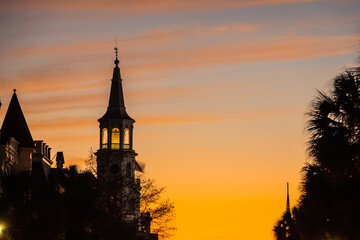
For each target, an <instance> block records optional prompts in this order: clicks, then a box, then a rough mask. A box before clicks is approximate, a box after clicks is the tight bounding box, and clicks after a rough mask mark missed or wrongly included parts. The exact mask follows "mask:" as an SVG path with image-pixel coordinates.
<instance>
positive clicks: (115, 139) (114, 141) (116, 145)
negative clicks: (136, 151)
mask: <svg viewBox="0 0 360 240" xmlns="http://www.w3.org/2000/svg"><path fill="white" fill-rule="evenodd" d="M111 149H115V150H117V149H120V131H119V129H118V128H113V129H112V132H111Z"/></svg>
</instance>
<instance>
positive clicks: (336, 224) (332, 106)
mask: <svg viewBox="0 0 360 240" xmlns="http://www.w3.org/2000/svg"><path fill="white" fill-rule="evenodd" d="M308 116H309V117H310V120H309V121H308V125H307V128H306V130H307V132H308V133H309V135H310V141H309V142H308V152H309V155H310V157H311V161H309V162H307V163H306V165H305V167H304V168H303V169H302V173H303V181H302V185H301V191H302V194H301V197H300V201H299V206H298V207H299V211H298V213H297V216H296V224H297V228H298V230H299V231H300V233H301V234H300V235H301V236H302V238H303V239H359V238H360V230H359V228H357V227H355V226H359V224H360V218H359V217H358V216H360V160H359V158H360V71H359V68H357V69H351V70H347V71H345V72H344V73H342V74H340V75H339V76H337V77H336V78H335V79H334V80H333V90H332V91H331V93H330V94H329V95H327V94H325V93H324V92H320V91H319V92H318V95H317V97H316V98H315V100H314V101H313V103H312V105H311V110H310V112H309V113H308Z"/></svg>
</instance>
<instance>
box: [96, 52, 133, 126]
mask: <svg viewBox="0 0 360 240" xmlns="http://www.w3.org/2000/svg"><path fill="white" fill-rule="evenodd" d="M114 50H115V57H116V58H115V61H114V63H115V67H114V71H113V77H112V79H111V90H110V98H109V105H108V108H107V111H106V113H105V115H104V116H102V117H101V118H100V119H99V121H100V120H104V119H129V120H132V121H134V122H135V120H134V119H132V118H131V117H130V116H129V115H128V114H127V113H126V110H125V102H124V93H123V88H122V79H121V73H120V68H119V60H118V48H117V47H115V48H114Z"/></svg>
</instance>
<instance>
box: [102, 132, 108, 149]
mask: <svg viewBox="0 0 360 240" xmlns="http://www.w3.org/2000/svg"><path fill="white" fill-rule="evenodd" d="M107 143H108V130H107V128H103V130H102V131H101V148H107Z"/></svg>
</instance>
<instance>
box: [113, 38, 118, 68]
mask: <svg viewBox="0 0 360 240" xmlns="http://www.w3.org/2000/svg"><path fill="white" fill-rule="evenodd" d="M114 50H115V56H116V59H115V61H114V63H115V64H116V66H117V65H119V60H118V53H119V49H118V48H117V36H115V47H114Z"/></svg>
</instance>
